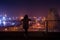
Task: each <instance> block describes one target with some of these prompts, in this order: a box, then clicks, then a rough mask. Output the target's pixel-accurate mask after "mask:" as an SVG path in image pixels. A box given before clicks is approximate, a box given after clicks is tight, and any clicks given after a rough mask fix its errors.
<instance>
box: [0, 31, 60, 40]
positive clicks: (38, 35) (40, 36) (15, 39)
mask: <svg viewBox="0 0 60 40" xmlns="http://www.w3.org/2000/svg"><path fill="white" fill-rule="evenodd" d="M59 38H60V33H58V32H49V33H46V32H29V33H28V37H26V36H24V32H0V39H2V40H49V39H57V40H58V39H59Z"/></svg>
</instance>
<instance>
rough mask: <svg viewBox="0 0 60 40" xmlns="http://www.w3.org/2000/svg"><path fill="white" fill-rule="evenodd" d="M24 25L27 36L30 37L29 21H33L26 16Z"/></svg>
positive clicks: (23, 20) (23, 21)
mask: <svg viewBox="0 0 60 40" xmlns="http://www.w3.org/2000/svg"><path fill="white" fill-rule="evenodd" d="M21 21H22V23H23V29H24V30H25V32H24V33H25V35H26V36H27V35H28V28H29V21H31V19H29V18H28V15H25V16H24V18H23V19H22V20H21Z"/></svg>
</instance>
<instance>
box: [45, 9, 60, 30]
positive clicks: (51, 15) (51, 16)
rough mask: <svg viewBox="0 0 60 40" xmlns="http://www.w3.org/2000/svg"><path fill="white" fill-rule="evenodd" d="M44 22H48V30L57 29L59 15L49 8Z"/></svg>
mask: <svg viewBox="0 0 60 40" xmlns="http://www.w3.org/2000/svg"><path fill="white" fill-rule="evenodd" d="M46 20H47V21H48V23H47V24H48V30H54V29H55V28H58V27H57V26H58V24H59V20H60V18H59V14H58V12H57V10H56V9H55V8H51V9H50V10H49V12H48V15H47V17H46Z"/></svg>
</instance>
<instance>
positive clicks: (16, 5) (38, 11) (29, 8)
mask: <svg viewBox="0 0 60 40" xmlns="http://www.w3.org/2000/svg"><path fill="white" fill-rule="evenodd" d="M50 8H57V9H58V12H59V13H60V1H59V0H0V14H4V13H6V14H7V15H9V16H21V15H25V14H28V15H29V16H46V15H47V13H48V11H49V9H50Z"/></svg>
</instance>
